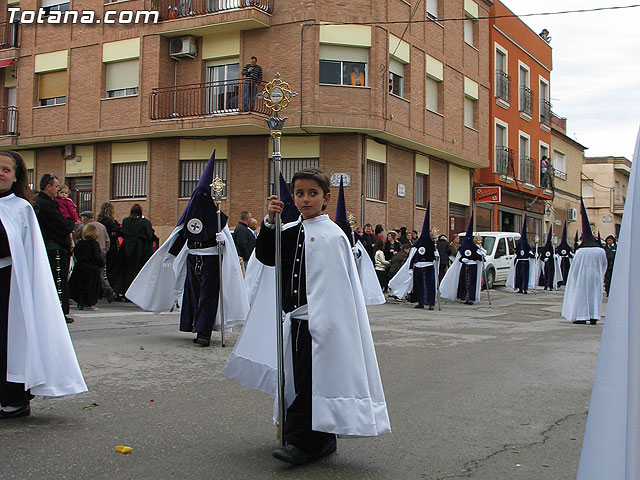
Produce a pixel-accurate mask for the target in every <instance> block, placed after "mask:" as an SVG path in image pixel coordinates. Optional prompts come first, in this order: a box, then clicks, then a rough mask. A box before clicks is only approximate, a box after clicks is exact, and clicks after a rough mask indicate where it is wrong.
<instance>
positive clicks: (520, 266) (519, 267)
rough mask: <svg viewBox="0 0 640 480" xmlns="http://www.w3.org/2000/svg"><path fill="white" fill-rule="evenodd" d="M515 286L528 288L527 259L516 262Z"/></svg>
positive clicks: (525, 289)
mask: <svg viewBox="0 0 640 480" xmlns="http://www.w3.org/2000/svg"><path fill="white" fill-rule="evenodd" d="M515 283H516V288H517V289H518V290H524V291H525V292H526V291H527V290H529V260H519V261H518V263H516V282H515Z"/></svg>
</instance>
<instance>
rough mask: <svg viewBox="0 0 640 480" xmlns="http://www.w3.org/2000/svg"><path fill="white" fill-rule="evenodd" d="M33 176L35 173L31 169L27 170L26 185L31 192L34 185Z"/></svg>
mask: <svg viewBox="0 0 640 480" xmlns="http://www.w3.org/2000/svg"><path fill="white" fill-rule="evenodd" d="M35 176H36V172H35V170H34V169H33V168H30V169H28V170H27V183H28V184H29V188H30V189H31V190H33V187H34V185H35V183H34V182H35Z"/></svg>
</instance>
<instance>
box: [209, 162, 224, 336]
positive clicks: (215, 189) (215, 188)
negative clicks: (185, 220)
mask: <svg viewBox="0 0 640 480" xmlns="http://www.w3.org/2000/svg"><path fill="white" fill-rule="evenodd" d="M213 175H214V177H213V182H212V183H211V195H212V196H213V198H214V199H215V200H216V207H217V208H218V233H222V221H221V219H220V199H221V198H222V193H223V192H224V181H223V180H222V179H221V178H220V177H218V176H216V174H215V172H214V174H213ZM223 245H224V244H222V243H221V242H220V241H219V240H218V270H219V271H218V274H219V282H220V295H219V297H218V302H219V305H218V309H219V310H220V343H221V344H222V346H223V347H224V346H225V345H224V300H223V299H224V295H223V294H222V292H223V290H222V289H223V288H224V286H223V283H222V250H223Z"/></svg>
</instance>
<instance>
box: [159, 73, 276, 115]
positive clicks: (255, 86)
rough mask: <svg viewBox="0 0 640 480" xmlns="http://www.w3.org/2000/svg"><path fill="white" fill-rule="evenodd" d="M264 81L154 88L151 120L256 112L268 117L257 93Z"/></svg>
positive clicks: (241, 80) (260, 90)
mask: <svg viewBox="0 0 640 480" xmlns="http://www.w3.org/2000/svg"><path fill="white" fill-rule="evenodd" d="M264 85H265V82H260V83H254V82H251V81H250V80H245V79H239V80H225V81H221V82H208V83H195V84H193V85H178V86H177V87H166V88H154V89H153V90H152V92H151V93H150V94H149V118H151V120H159V119H168V118H182V117H200V116H205V115H216V114H229V113H239V112H255V113H262V114H265V115H268V114H269V112H268V110H267V108H266V106H265V104H264V102H263V101H262V100H261V99H259V98H258V93H260V92H262V91H263V90H264Z"/></svg>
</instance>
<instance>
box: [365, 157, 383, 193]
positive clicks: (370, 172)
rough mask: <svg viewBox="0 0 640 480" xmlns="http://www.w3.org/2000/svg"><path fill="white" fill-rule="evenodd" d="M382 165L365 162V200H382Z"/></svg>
mask: <svg viewBox="0 0 640 480" xmlns="http://www.w3.org/2000/svg"><path fill="white" fill-rule="evenodd" d="M384 167H385V164H384V163H379V162H374V161H371V160H367V198H371V199H373V200H384V199H385V195H384V185H385V181H384Z"/></svg>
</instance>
